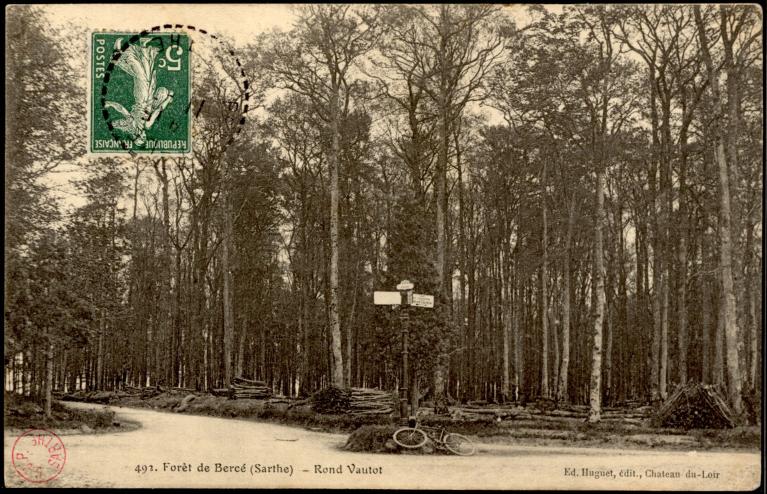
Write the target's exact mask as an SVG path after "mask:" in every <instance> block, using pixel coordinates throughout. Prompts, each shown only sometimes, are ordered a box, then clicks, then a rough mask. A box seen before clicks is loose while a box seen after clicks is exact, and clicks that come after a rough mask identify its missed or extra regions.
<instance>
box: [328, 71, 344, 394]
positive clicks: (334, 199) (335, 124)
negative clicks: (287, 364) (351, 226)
mask: <svg viewBox="0 0 767 494" xmlns="http://www.w3.org/2000/svg"><path fill="white" fill-rule="evenodd" d="M337 84H338V83H337V82H335V81H334V82H333V94H332V95H331V98H330V114H331V117H330V118H331V120H330V132H331V135H332V148H331V151H330V156H329V160H328V161H329V166H330V280H329V284H330V286H329V292H330V293H329V295H330V300H329V306H328V313H329V319H330V321H329V323H330V338H331V353H332V357H333V359H332V368H331V381H332V383H333V385H334V386H336V387H339V388H343V387H344V366H343V357H342V355H341V320H340V318H339V315H338V157H339V153H340V146H341V144H340V138H341V137H340V129H339V124H340V122H339V120H340V114H339V113H340V110H339V107H338V87H337Z"/></svg>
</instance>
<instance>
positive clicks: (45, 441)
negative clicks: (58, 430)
mask: <svg viewBox="0 0 767 494" xmlns="http://www.w3.org/2000/svg"><path fill="white" fill-rule="evenodd" d="M11 461H12V463H13V468H15V469H16V472H17V473H18V474H19V475H20V476H21V478H23V479H24V480H26V481H27V482H34V483H43V482H50V481H51V480H53V479H55V478H56V477H58V475H59V474H60V473H61V471H62V470H63V469H64V465H66V463H67V449H66V448H65V447H64V443H63V442H62V441H61V438H60V437H59V436H57V435H56V434H54V433H53V432H51V431H47V430H45V429H30V430H28V431H27V432H25V433H24V434H22V435H20V436H19V437H18V438H16V442H15V443H13V449H11Z"/></svg>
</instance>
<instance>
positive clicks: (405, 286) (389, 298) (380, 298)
mask: <svg viewBox="0 0 767 494" xmlns="http://www.w3.org/2000/svg"><path fill="white" fill-rule="evenodd" d="M414 288H415V285H413V283H412V282H410V281H409V280H402V281H401V282H400V284H399V285H397V290H398V291H397V292H373V303H374V304H375V305H401V306H402V308H400V313H399V315H400V323H401V325H402V383H401V385H400V388H399V396H400V408H399V413H400V417H401V418H402V419H405V418H406V417H407V404H408V401H409V399H408V383H409V377H408V368H409V365H408V336H409V331H410V316H409V314H408V310H407V308H408V307H409V306H411V305H412V306H415V307H425V308H428V309H431V308H433V307H434V296H433V295H421V294H418V293H413V289H414Z"/></svg>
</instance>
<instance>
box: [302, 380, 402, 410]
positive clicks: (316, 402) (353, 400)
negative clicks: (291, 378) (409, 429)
mask: <svg viewBox="0 0 767 494" xmlns="http://www.w3.org/2000/svg"><path fill="white" fill-rule="evenodd" d="M309 401H310V402H311V404H312V409H313V410H314V411H315V412H317V413H325V414H345V415H357V416H360V415H364V416H369V415H387V414H390V413H392V412H393V411H394V409H395V406H394V405H395V403H396V402H397V401H396V396H394V395H393V394H392V393H389V392H387V391H381V390H379V389H369V388H351V389H341V388H337V387H335V386H330V387H327V388H325V389H321V390H319V391H317V392H316V393H314V394H313V395H312V397H311V398H310V400H309Z"/></svg>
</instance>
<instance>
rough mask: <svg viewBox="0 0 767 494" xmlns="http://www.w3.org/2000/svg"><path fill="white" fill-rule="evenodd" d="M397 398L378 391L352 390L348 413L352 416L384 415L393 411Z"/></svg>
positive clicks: (367, 389) (366, 389)
mask: <svg viewBox="0 0 767 494" xmlns="http://www.w3.org/2000/svg"><path fill="white" fill-rule="evenodd" d="M396 400H397V397H396V396H394V395H393V394H392V393H388V392H386V391H381V390H380V389H369V388H352V389H351V393H350V396H349V412H350V413H352V414H353V415H386V414H390V413H392V412H393V411H394V404H395V403H396Z"/></svg>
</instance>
